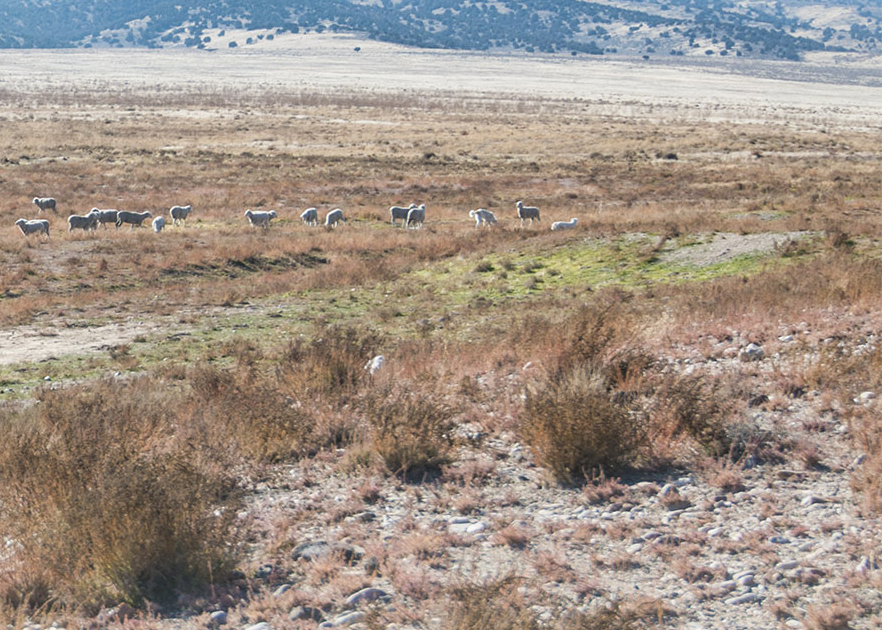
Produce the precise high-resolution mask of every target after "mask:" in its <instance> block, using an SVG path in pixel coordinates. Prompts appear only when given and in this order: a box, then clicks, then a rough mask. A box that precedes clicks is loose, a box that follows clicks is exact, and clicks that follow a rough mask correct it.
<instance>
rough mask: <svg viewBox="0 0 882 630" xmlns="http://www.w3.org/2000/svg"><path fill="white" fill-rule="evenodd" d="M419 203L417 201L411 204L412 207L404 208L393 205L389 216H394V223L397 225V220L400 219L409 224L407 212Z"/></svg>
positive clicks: (405, 224) (403, 223)
mask: <svg viewBox="0 0 882 630" xmlns="http://www.w3.org/2000/svg"><path fill="white" fill-rule="evenodd" d="M416 207H417V205H416V204H415V203H412V204H410V207H408V208H404V207H402V206H392V207H391V208H389V216H391V217H392V225H395V222H396V221H397V220H398V219H401V222H402V225H404V226H405V227H406V226H407V213H408V212H410V211H411V210H413V209H414V208H416Z"/></svg>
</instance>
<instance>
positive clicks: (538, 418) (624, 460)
mask: <svg viewBox="0 0 882 630" xmlns="http://www.w3.org/2000/svg"><path fill="white" fill-rule="evenodd" d="M520 434H521V437H522V439H523V440H524V441H525V442H526V443H527V444H529V446H530V447H531V449H532V451H533V456H534V457H535V459H536V462H537V464H539V465H540V466H542V467H544V468H546V469H547V470H548V471H549V472H550V473H551V474H552V476H553V477H554V478H555V479H557V480H558V481H561V482H564V483H572V482H574V481H578V480H581V479H585V478H590V477H591V476H593V475H597V474H599V473H601V472H602V471H607V472H611V471H615V470H619V469H622V468H624V467H627V466H631V465H636V464H637V463H638V462H639V461H640V459H641V456H642V453H641V445H642V444H643V440H642V438H643V436H644V435H645V426H644V423H643V419H642V417H640V416H639V415H636V414H632V413H631V412H630V410H629V409H628V407H627V406H625V405H623V404H618V403H616V402H614V401H613V399H612V398H611V396H610V391H609V390H608V388H607V381H606V379H605V378H604V377H603V375H602V374H600V373H598V371H596V370H595V369H592V367H590V366H586V367H583V368H575V369H573V370H572V371H571V372H569V373H568V374H558V375H557V376H556V378H554V379H553V380H549V381H548V382H547V383H545V384H544V385H543V386H542V387H541V388H538V389H534V390H529V391H528V392H527V394H526V400H525V402H524V415H523V419H522V421H521V425H520Z"/></svg>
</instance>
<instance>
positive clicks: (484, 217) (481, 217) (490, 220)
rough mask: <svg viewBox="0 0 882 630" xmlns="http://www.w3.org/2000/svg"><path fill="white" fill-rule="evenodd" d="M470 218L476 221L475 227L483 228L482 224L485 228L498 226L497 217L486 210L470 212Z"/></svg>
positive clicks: (479, 209) (480, 209)
mask: <svg viewBox="0 0 882 630" xmlns="http://www.w3.org/2000/svg"><path fill="white" fill-rule="evenodd" d="M469 216H470V217H472V218H473V219H474V220H475V227H481V224H482V223H483V224H484V226H485V227H490V225H491V224H494V225H495V224H496V215H495V214H493V213H492V212H490V211H489V210H485V209H484V208H478V209H477V210H470V211H469Z"/></svg>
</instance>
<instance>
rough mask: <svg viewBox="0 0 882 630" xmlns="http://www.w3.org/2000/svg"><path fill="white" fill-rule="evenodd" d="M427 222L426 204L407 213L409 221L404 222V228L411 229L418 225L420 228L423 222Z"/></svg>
mask: <svg viewBox="0 0 882 630" xmlns="http://www.w3.org/2000/svg"><path fill="white" fill-rule="evenodd" d="M425 220H426V204H422V205H420V207H419V208H411V209H410V210H409V211H408V213H407V220H406V221H405V222H404V227H405V228H409V227H411V226H412V225H416V224H417V223H419V224H420V226H422V225H423V221H425Z"/></svg>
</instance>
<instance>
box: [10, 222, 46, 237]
mask: <svg viewBox="0 0 882 630" xmlns="http://www.w3.org/2000/svg"><path fill="white" fill-rule="evenodd" d="M15 224H16V225H17V226H18V229H19V230H21V233H22V234H24V235H25V236H28V235H29V234H41V233H42V234H45V235H46V237H47V238H48V237H49V221H47V220H46V219H31V220H30V221H28V220H27V219H19V220H18V221H16V222H15Z"/></svg>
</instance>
